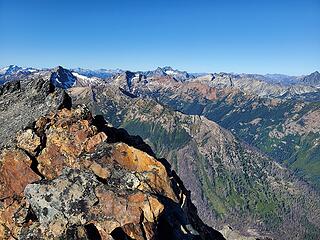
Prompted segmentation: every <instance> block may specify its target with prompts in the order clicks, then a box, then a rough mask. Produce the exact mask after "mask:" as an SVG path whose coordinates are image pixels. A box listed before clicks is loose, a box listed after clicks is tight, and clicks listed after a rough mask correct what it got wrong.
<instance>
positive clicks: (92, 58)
mask: <svg viewBox="0 0 320 240" xmlns="http://www.w3.org/2000/svg"><path fill="white" fill-rule="evenodd" d="M9 64H16V65H21V66H25V67H26V66H32V67H53V66H57V65H62V66H65V67H68V68H73V67H84V68H92V69H97V68H123V69H131V70H147V69H154V68H156V67H157V66H165V65H170V66H172V67H174V68H179V69H182V70H187V71H191V72H220V71H225V72H248V73H249V72H250V73H286V74H293V75H299V74H305V73H309V72H312V71H315V70H320V0H300V1H296V0H251V1H250V0H234V1H231V0H211V1H209V0H208V1H205V0H193V1H191V0H170V1H169V0H161V1H160V0H127V1H124V0H101V1H98V0H87V1H80V0H20V1H18V0H0V66H5V65H9Z"/></svg>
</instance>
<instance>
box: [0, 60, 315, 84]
mask: <svg viewBox="0 0 320 240" xmlns="http://www.w3.org/2000/svg"><path fill="white" fill-rule="evenodd" d="M46 70H50V69H36V68H31V67H28V68H22V67H19V66H16V65H9V66H7V67H3V68H0V81H1V82H5V81H6V80H10V79H14V78H15V77H19V76H20V77H21V76H22V77H23V76H26V75H28V74H31V73H35V72H39V71H46ZM70 71H71V72H74V73H78V74H80V75H82V76H86V77H89V78H91V77H97V78H101V79H107V78H110V77H113V76H116V75H119V74H122V73H124V72H130V71H127V70H122V69H114V70H113V69H98V70H91V69H83V68H74V69H70ZM134 73H135V74H139V75H141V76H144V77H146V78H148V77H165V76H171V77H173V78H174V79H176V80H177V81H187V80H191V79H194V78H197V77H203V76H207V75H211V74H212V73H188V72H186V71H180V70H177V69H173V68H172V67H170V66H166V67H158V68H157V69H155V70H150V71H137V72H134ZM217 74H219V75H225V76H229V77H230V78H232V79H250V80H256V81H257V80H258V81H263V82H266V83H271V84H280V85H310V86H319V85H320V73H319V72H318V71H315V72H313V73H311V74H309V75H303V76H289V75H285V74H265V75H262V74H249V73H241V74H234V73H216V74H215V75H217Z"/></svg>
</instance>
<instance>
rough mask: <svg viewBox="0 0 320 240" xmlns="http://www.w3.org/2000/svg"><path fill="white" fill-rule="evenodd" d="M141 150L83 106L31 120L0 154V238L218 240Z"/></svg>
mask: <svg viewBox="0 0 320 240" xmlns="http://www.w3.org/2000/svg"><path fill="white" fill-rule="evenodd" d="M119 140H123V141H121V142H120V141H119ZM138 148H140V150H139V149H138ZM144 149H148V150H149V151H151V150H150V149H149V148H148V147H147V146H146V144H144V143H143V142H141V139H140V138H137V139H136V140H134V137H132V136H129V135H128V134H127V133H124V132H123V130H118V129H114V128H108V127H107V126H105V125H104V122H103V121H102V120H101V119H99V117H97V118H93V117H92V115H91V113H90V112H89V111H88V109H87V108H86V107H84V106H78V107H77V108H75V109H66V108H63V109H61V110H59V111H57V112H50V113H49V114H47V115H45V116H42V117H40V118H38V120H36V121H35V122H34V123H32V124H30V125H29V126H28V127H27V128H26V129H24V130H22V131H19V133H18V134H17V137H16V140H15V144H13V145H12V146H10V147H8V148H6V149H4V150H3V151H2V153H1V158H0V173H1V174H0V201H1V204H0V238H1V239H115V240H121V239H137V240H140V239H141V240H146V239H149V240H151V239H154V240H156V239H223V237H222V235H221V234H220V233H219V232H217V231H215V230H213V229H212V228H210V227H208V226H206V225H205V224H204V223H203V222H202V221H201V220H200V218H199V217H198V215H197V210H196V208H195V207H194V205H193V204H192V203H191V201H190V192H188V191H187V190H186V189H185V188H184V186H183V183H182V182H181V180H180V179H179V178H178V177H177V175H176V174H175V173H174V172H173V171H171V170H170V166H169V165H168V163H166V162H165V161H164V160H162V161H160V160H158V159H156V158H155V157H153V156H152V154H151V153H150V154H151V155H149V154H148V153H146V152H145V151H143V150H144Z"/></svg>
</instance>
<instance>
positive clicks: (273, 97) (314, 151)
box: [0, 66, 320, 240]
mask: <svg viewBox="0 0 320 240" xmlns="http://www.w3.org/2000/svg"><path fill="white" fill-rule="evenodd" d="M35 79H37V80H38V81H40V80H41V79H44V80H49V81H50V82H51V83H52V84H53V85H54V86H55V87H58V88H62V89H65V90H66V91H67V93H68V95H69V96H70V97H71V98H72V100H73V103H74V104H75V105H81V104H85V105H87V106H88V107H90V109H91V111H92V112H93V114H94V115H102V116H104V118H105V119H106V120H107V123H108V124H109V126H110V127H111V126H112V127H122V128H124V129H126V130H127V131H128V132H129V133H130V134H133V135H139V136H141V137H142V138H143V140H144V141H145V142H147V143H148V144H149V145H150V146H151V147H152V148H153V150H154V151H155V154H156V155H157V156H158V157H165V158H166V159H168V161H170V163H171V165H172V166H173V168H174V170H175V171H176V172H177V173H178V175H179V176H180V177H181V179H182V180H183V182H184V183H185V185H186V187H187V188H188V189H190V190H191V197H192V199H193V201H194V203H195V205H196V206H197V208H198V211H199V215H200V217H201V218H202V219H203V220H204V221H205V222H206V223H207V224H208V225H210V226H213V227H215V228H216V229H220V230H222V229H223V231H225V234H227V233H226V232H228V234H229V233H230V232H232V233H230V234H231V235H232V236H237V237H235V238H233V239H240V237H243V238H242V239H255V238H257V239H258V238H259V239H261V238H266V237H269V238H273V239H284V240H285V239H310V240H311V239H319V237H320V222H319V216H320V195H319V191H320V178H319V176H320V157H319V156H320V121H319V119H320V78H319V72H314V73H312V74H309V75H306V76H297V77H294V76H286V75H281V74H267V75H258V74H233V73H199V74H197V73H187V72H185V71H179V70H176V69H173V68H171V67H163V68H160V67H159V68H157V69H155V70H152V71H135V72H132V71H127V70H104V69H100V70H85V69H71V70H68V69H65V68H62V67H57V68H53V69H32V68H19V67H17V66H9V67H6V68H3V69H1V70H0V80H1V81H2V82H3V83H4V82H8V81H15V80H19V84H21V85H22V86H27V87H28V86H29V84H32V82H33V81H34V80H35ZM39 79H40V80H39ZM40 82H41V81H40ZM5 86H6V85H4V88H3V89H6V87H5ZM3 91H9V90H3ZM48 91H49V90H48ZM9 92H10V91H9ZM16 94H17V95H19V93H16ZM33 94H34V93H33ZM33 98H36V95H35V96H33V97H32V99H33ZM4 99H6V98H5V97H4ZM8 101H9V100H8ZM26 101H27V100H26ZM25 105H26V106H27V103H25ZM5 120H6V119H4V121H5ZM7 124H8V125H10V126H11V125H12V126H13V125H14V123H11V122H10V121H9V122H8V123H7ZM2 143H3V144H5V141H4V140H3V141H2ZM231 235H230V236H231ZM228 236H229V235H228ZM229 239H232V238H229Z"/></svg>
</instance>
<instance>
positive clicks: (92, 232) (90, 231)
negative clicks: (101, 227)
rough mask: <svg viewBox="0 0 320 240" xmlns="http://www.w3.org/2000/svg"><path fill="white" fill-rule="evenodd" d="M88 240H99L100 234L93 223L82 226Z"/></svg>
mask: <svg viewBox="0 0 320 240" xmlns="http://www.w3.org/2000/svg"><path fill="white" fill-rule="evenodd" d="M84 229H85V230H86V234H87V237H88V239H89V240H101V239H102V238H101V236H100V233H99V231H98V229H97V228H96V226H95V225H94V224H93V223H90V224H88V225H85V226H84Z"/></svg>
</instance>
